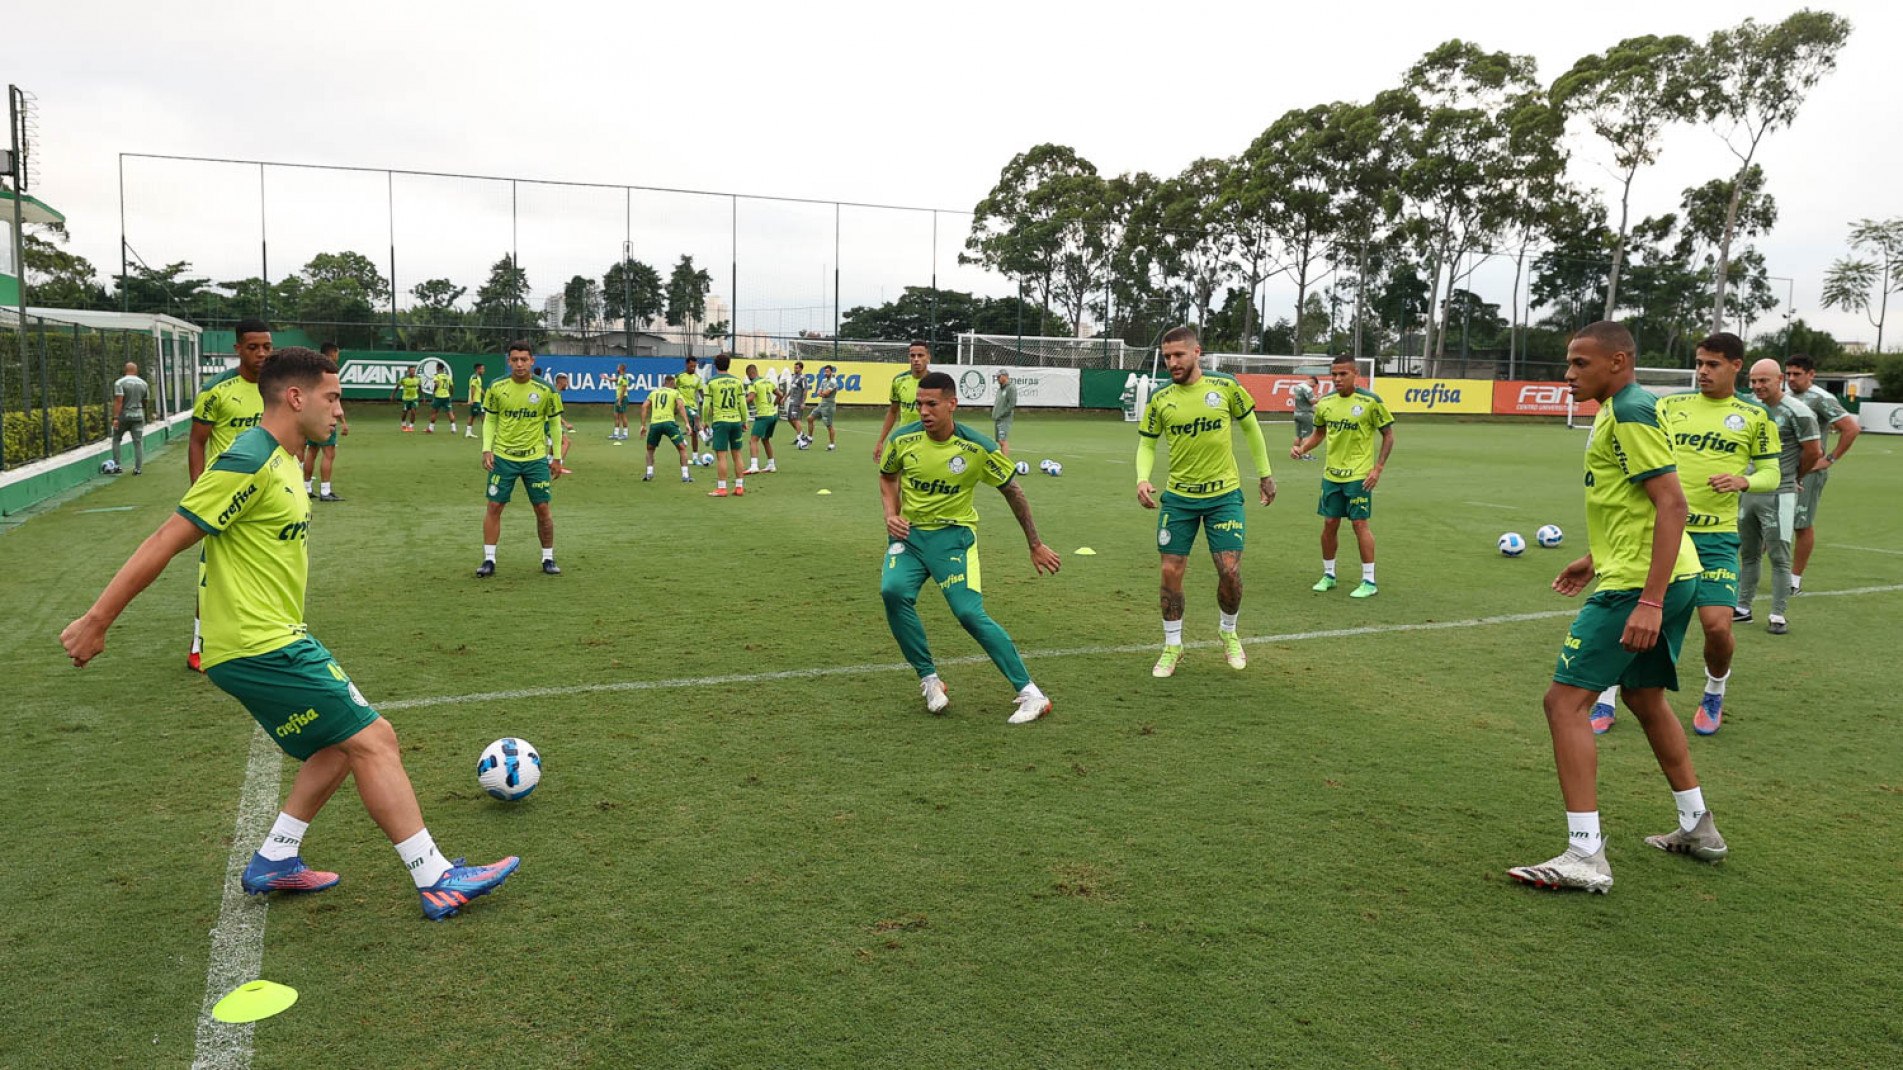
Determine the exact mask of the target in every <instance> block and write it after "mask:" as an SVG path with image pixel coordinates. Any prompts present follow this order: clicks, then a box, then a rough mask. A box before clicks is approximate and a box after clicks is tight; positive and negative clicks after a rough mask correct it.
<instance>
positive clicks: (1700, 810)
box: [1672, 788, 1705, 832]
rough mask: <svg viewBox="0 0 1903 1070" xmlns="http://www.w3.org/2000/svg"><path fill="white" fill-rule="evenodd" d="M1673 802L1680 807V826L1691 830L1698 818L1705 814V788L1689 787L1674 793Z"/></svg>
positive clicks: (1687, 830)
mask: <svg viewBox="0 0 1903 1070" xmlns="http://www.w3.org/2000/svg"><path fill="white" fill-rule="evenodd" d="M1672 804H1673V805H1674V806H1677V807H1678V827H1679V828H1681V829H1684V830H1685V831H1686V832H1690V831H1691V830H1692V829H1693V828H1694V827H1695V826H1696V825H1697V824H1698V819H1699V818H1701V817H1704V816H1705V789H1704V788H1687V789H1686V790H1684V791H1675V792H1673V793H1672Z"/></svg>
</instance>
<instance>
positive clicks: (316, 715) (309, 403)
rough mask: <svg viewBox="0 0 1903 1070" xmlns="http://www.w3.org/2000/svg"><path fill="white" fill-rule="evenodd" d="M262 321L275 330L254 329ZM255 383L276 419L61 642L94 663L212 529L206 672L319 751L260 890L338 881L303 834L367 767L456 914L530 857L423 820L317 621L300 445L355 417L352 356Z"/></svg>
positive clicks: (265, 372) (300, 756)
mask: <svg viewBox="0 0 1903 1070" xmlns="http://www.w3.org/2000/svg"><path fill="white" fill-rule="evenodd" d="M248 325H251V324H246V325H241V326H248ZM253 333H264V334H266V335H268V333H269V332H241V333H240V334H239V338H240V339H243V338H245V337H247V336H248V335H251V334H253ZM241 359H242V358H241ZM253 389H256V390H259V391H260V392H261V395H262V397H263V399H264V400H263V410H262V415H261V417H260V419H259V420H258V421H257V422H256V424H255V425H254V426H252V427H251V428H250V429H248V430H246V431H245V432H244V433H243V434H241V435H239V436H238V437H237V438H236V439H235V440H233V441H232V442H231V443H230V444H229V445H228V446H227V448H225V449H224V450H223V451H222V452H220V453H219V454H218V455H217V456H216V457H215V458H214V459H213V460H212V462H211V465H210V467H209V468H208V469H206V471H205V472H204V473H203V475H202V477H201V478H199V479H197V480H196V481H195V482H193V484H192V486H191V489H190V490H188V491H186V493H185V499H184V501H182V502H180V503H179V507H178V512H177V513H176V514H175V515H173V516H170V517H168V518H166V520H165V522H164V523H163V524H160V525H159V528H158V530H157V531H155V532H153V533H152V534H151V536H149V537H148V538H147V539H146V540H145V542H144V543H142V544H141V545H140V546H139V548H138V549H137V550H136V551H134V552H133V554H132V557H131V558H130V559H129V560H128V561H127V562H126V563H125V564H124V565H123V566H121V567H120V569H119V571H118V573H117V574H116V575H115V576H113V578H112V582H111V583H109V584H107V585H106V589H105V591H104V592H102V593H101V594H100V595H99V598H98V600H97V601H95V602H94V603H93V605H92V608H91V609H88V610H87V611H86V613H85V615H84V616H81V617H80V618H79V619H78V620H75V621H73V622H72V623H71V624H68V625H67V626H66V628H65V630H64V631H62V632H60V644H61V645H62V646H63V647H65V650H66V655H67V657H69V658H71V659H72V662H73V665H74V666H75V667H80V668H83V667H84V666H85V665H86V664H87V663H88V662H90V661H92V660H93V659H94V658H96V657H98V656H99V655H100V654H101V653H102V652H103V651H104V650H105V648H106V631H107V629H109V628H110V627H112V623H113V621H115V620H116V619H118V617H119V614H120V613H122V612H124V611H125V608H126V606H127V605H128V604H129V603H131V601H132V600H133V598H135V597H137V596H138V594H139V592H141V591H143V590H145V589H146V588H147V587H149V586H151V584H152V581H154V580H156V579H158V577H159V574H160V573H162V572H163V571H164V570H165V566H166V565H167V564H168V563H169V562H170V561H171V560H172V559H173V558H174V557H177V556H178V555H179V554H180V553H182V552H184V551H185V550H187V549H189V548H190V547H191V546H192V545H193V544H195V543H198V542H200V540H204V550H205V556H206V569H205V576H204V579H203V580H202V581H201V583H200V590H201V600H202V603H203V606H204V613H205V672H206V675H208V676H210V677H211V681H212V683H214V684H217V685H218V688H219V690H221V691H224V692H225V693H226V694H229V695H231V696H232V697H233V698H235V699H237V700H238V701H239V702H240V703H242V704H243V705H244V707H245V709H246V710H247V711H249V712H250V714H251V716H252V718H253V719H254V720H256V721H257V723H258V725H259V726H260V727H262V728H263V729H264V731H265V732H266V733H267V734H268V735H270V736H271V738H272V740H273V741H274V742H276V743H277V745H278V747H279V748H280V749H282V750H283V751H284V752H285V753H286V754H289V755H290V756H291V757H293V758H296V759H297V760H298V761H300V762H302V763H303V764H302V765H301V766H299V768H298V771H297V777H296V779H295V780H293V781H292V783H291V793H290V796H289V797H288V798H287V799H285V801H284V809H283V810H282V811H281V812H280V813H279V814H278V816H277V820H276V822H275V823H274V824H273V825H272V826H271V831H270V832H269V833H268V834H267V835H266V836H265V838H264V842H263V843H261V844H260V845H259V846H258V851H257V853H256V854H254V855H253V856H252V858H251V862H250V864H249V865H247V866H246V867H245V871H244V875H243V877H242V878H241V883H242V886H243V888H244V890H245V891H246V892H247V893H249V894H251V895H264V894H267V893H269V892H286V893H292V892H321V891H323V890H324V889H326V888H330V887H333V886H334V885H336V884H337V882H338V880H339V877H338V876H337V874H335V873H326V872H323V871H321V870H315V869H311V868H310V867H309V866H307V865H305V864H304V859H303V858H302V856H301V849H302V846H303V840H304V833H305V832H306V830H307V829H308V828H309V827H310V823H311V822H312V821H313V820H315V819H316V817H317V814H318V811H320V810H322V809H323V806H324V804H325V803H326V802H328V801H329V800H330V797H331V795H332V794H333V793H334V792H336V790H337V789H338V788H339V787H341V786H342V785H343V782H344V779H345V778H346V777H352V776H354V777H355V778H356V782H357V794H358V795H359V796H361V797H362V799H363V805H364V809H366V810H368V811H369V812H370V817H371V819H372V820H374V821H375V822H376V823H377V825H378V827H379V828H381V829H382V830H383V833H384V835H386V836H388V837H389V838H390V842H391V843H392V844H394V845H395V847H396V851H397V856H398V857H399V858H401V859H402V860H403V865H404V868H406V869H407V870H409V873H410V877H411V879H412V880H413V881H414V882H415V884H416V889H417V892H418V894H419V896H420V897H421V900H422V906H423V916H424V917H426V918H429V919H431V920H439V919H442V918H446V917H448V916H450V915H451V914H454V913H456V912H457V910H458V909H460V908H461V907H463V906H464V905H465V904H467V903H468V902H469V901H470V900H471V899H474V898H475V897H477V896H480V895H487V894H488V893H490V892H493V891H495V890H496V889H497V888H498V887H500V886H501V885H502V882H503V881H504V880H506V879H507V878H508V876H509V874H511V873H513V872H515V869H516V867H517V866H519V865H521V859H519V858H517V857H515V856H514V855H511V856H509V857H507V858H504V859H502V860H501V861H499V862H493V863H491V864H489V865H486V866H455V865H452V864H451V863H450V862H449V861H448V860H446V859H445V858H444V857H443V854H442V852H441V851H439V850H437V847H436V843H435V841H434V840H433V839H432V838H431V837H430V833H429V829H428V828H427V827H426V826H425V825H424V824H423V812H422V808H421V807H420V806H419V805H418V804H417V801H416V792H415V790H414V789H413V788H412V787H411V786H410V778H409V775H408V774H407V773H406V772H405V771H404V769H403V755H402V752H401V750H400V748H399V747H398V744H397V737H396V732H395V731H394V730H392V729H391V727H390V722H388V721H386V720H383V719H382V718H380V717H378V716H377V711H376V710H375V709H373V708H372V707H371V705H370V703H369V702H368V701H367V700H366V699H365V698H364V697H363V694H362V692H360V691H358V690H357V686H356V685H355V684H353V683H351V681H350V677H349V676H348V675H347V674H346V673H345V672H344V670H343V669H342V668H341V667H340V666H339V665H338V664H337V662H336V660H335V659H334V658H333V657H332V656H331V653H330V651H329V650H327V649H325V648H324V645H323V644H322V643H320V642H318V641H317V640H316V638H314V637H313V636H311V635H310V632H309V629H308V628H307V626H306V625H305V623H304V594H305V588H306V584H307V582H308V573H309V569H310V561H309V556H310V555H309V550H308V544H307V540H308V538H309V531H310V519H311V505H310V499H309V498H307V497H305V496H304V495H302V494H298V493H297V492H296V487H297V475H296V472H297V467H298V466H297V458H296V457H295V456H293V455H292V454H291V453H290V450H291V449H292V448H295V447H297V446H298V445H300V444H301V443H304V442H307V441H311V440H322V439H325V438H328V437H329V436H330V431H331V428H332V427H333V426H334V425H335V424H336V422H337V421H338V420H339V419H341V418H342V416H343V411H344V408H343V389H342V387H341V386H340V385H339V384H338V381H337V365H336V363H335V362H333V361H331V360H330V359H328V358H327V357H324V356H323V355H321V354H318V353H314V352H312V351H310V350H308V349H303V348H290V349H286V350H284V351H283V352H281V353H278V354H276V355H275V356H273V357H271V358H270V359H269V360H266V361H264V362H263V367H262V369H261V371H260V374H259V378H258V381H257V383H256V384H255V386H254V387H253ZM273 492H277V493H273Z"/></svg>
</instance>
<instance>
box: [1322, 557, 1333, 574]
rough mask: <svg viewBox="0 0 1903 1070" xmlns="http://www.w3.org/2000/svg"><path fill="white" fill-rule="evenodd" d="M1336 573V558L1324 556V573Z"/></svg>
mask: <svg viewBox="0 0 1903 1070" xmlns="http://www.w3.org/2000/svg"><path fill="white" fill-rule="evenodd" d="M1334 574H1335V559H1334V558H1332V557H1324V558H1322V575H1324V576H1333V575H1334Z"/></svg>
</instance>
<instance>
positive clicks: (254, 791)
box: [192, 728, 283, 1070]
mask: <svg viewBox="0 0 1903 1070" xmlns="http://www.w3.org/2000/svg"><path fill="white" fill-rule="evenodd" d="M282 760H283V754H282V752H280V751H279V750H278V747H277V744H276V743H273V742H272V741H271V737H270V736H267V735H265V734H264V729H262V728H259V729H257V730H256V731H254V732H252V733H251V754H250V757H248V758H247V759H246V760H245V769H244V787H243V788H242V789H240V790H239V792H238V823H237V825H236V827H235V828H234V829H233V830H232V834H231V856H230V858H229V859H228V860H227V861H226V863H225V894H224V899H223V901H222V902H221V903H219V905H218V924H217V925H216V926H214V927H213V928H212V930H211V963H210V965H209V966H208V967H207V968H206V970H205V1002H204V1005H203V1006H202V1007H200V1008H199V1010H198V1039H197V1042H196V1043H195V1044H194V1045H193V1048H192V1070H244V1068H246V1067H249V1066H250V1065H251V1035H252V1032H253V1030H254V1029H255V1028H256V1023H253V1022H246V1023H244V1024H242V1025H233V1024H230V1023H226V1022H221V1021H219V1020H218V1019H216V1018H213V1017H212V1016H211V1008H212V1005H213V1004H215V1003H217V1002H218V1001H219V1000H220V999H223V998H224V996H225V993H227V992H230V991H231V990H232V989H234V988H237V987H238V986H239V985H241V984H244V983H245V982H247V981H255V980H257V979H258V970H259V968H260V967H261V966H262V965H263V964H264V919H265V911H266V909H267V907H266V902H267V900H268V899H269V898H270V897H269V896H258V897H257V898H255V899H253V898H252V897H250V896H247V895H245V894H244V888H243V887H242V886H241V885H240V884H239V878H240V877H241V876H243V874H244V868H245V866H246V864H248V863H249V862H250V861H251V855H252V852H253V851H255V850H256V849H257V846H258V844H260V843H262V842H264V834H265V833H266V832H268V831H270V828H271V822H272V820H273V819H274V818H275V817H276V816H277V810H278V775H279V771H280V768H281V766H282Z"/></svg>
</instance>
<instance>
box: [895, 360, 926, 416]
mask: <svg viewBox="0 0 1903 1070" xmlns="http://www.w3.org/2000/svg"><path fill="white" fill-rule="evenodd" d="M923 378H924V376H922V375H913V374H912V369H910V368H907V369H905V371H904V373H903V374H901V375H900V376H899V377H898V378H897V379H894V380H892V397H891V400H892V401H893V402H895V403H897V404H898V406H899V419H900V420H901V421H903V420H916V419H918V381H919V380H920V379H923Z"/></svg>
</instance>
